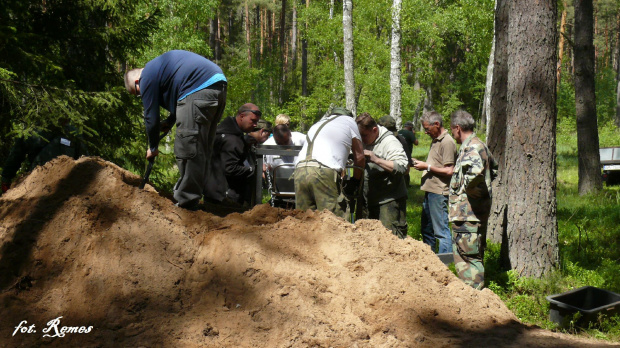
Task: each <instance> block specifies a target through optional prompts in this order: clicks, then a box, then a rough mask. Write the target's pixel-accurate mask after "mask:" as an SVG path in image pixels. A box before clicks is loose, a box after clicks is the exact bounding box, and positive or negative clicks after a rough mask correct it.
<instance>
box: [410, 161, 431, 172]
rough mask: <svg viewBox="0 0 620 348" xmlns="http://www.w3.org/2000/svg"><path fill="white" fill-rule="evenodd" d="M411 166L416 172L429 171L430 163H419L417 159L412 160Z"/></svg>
mask: <svg viewBox="0 0 620 348" xmlns="http://www.w3.org/2000/svg"><path fill="white" fill-rule="evenodd" d="M411 166H412V167H413V168H415V169H416V170H419V171H422V170H428V163H426V162H422V161H418V160H417V159H415V158H412V159H411Z"/></svg>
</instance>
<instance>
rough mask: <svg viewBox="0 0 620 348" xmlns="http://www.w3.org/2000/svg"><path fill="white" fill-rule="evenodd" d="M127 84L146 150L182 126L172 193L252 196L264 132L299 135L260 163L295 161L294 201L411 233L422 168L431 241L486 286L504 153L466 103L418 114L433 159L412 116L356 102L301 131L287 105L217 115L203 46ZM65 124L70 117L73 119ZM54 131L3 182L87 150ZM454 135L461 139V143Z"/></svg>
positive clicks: (15, 158)
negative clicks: (422, 154)
mask: <svg viewBox="0 0 620 348" xmlns="http://www.w3.org/2000/svg"><path fill="white" fill-rule="evenodd" d="M125 87H126V88H127V90H128V91H129V92H130V93H131V94H134V95H137V96H140V97H141V99H142V104H143V107H144V122H145V125H146V131H147V137H148V147H147V150H146V158H147V159H154V158H155V157H156V156H157V155H158V145H159V142H160V139H161V136H160V133H162V132H163V133H164V134H165V133H167V132H168V131H169V130H170V129H171V128H172V127H173V126H176V135H175V140H174V154H175V157H176V164H177V167H178V170H179V179H178V181H177V183H176V184H175V186H174V198H175V200H176V201H177V202H178V203H177V205H178V206H179V207H182V208H185V209H189V210H197V209H200V206H199V204H200V203H199V202H200V201H201V200H202V199H204V202H208V203H212V204H215V205H230V206H237V207H239V208H246V207H248V203H249V202H250V198H249V197H250V195H251V185H250V183H252V182H253V181H254V179H253V178H255V175H262V171H259V173H256V172H257V169H256V168H257V165H256V163H257V162H256V158H255V156H256V155H255V152H254V151H252V147H254V146H255V145H257V144H262V143H265V144H269V145H296V146H302V148H301V151H300V152H299V154H298V155H297V156H293V157H290V158H287V157H286V156H284V157H280V156H276V157H274V156H271V157H270V156H266V158H265V162H266V168H264V169H263V170H265V169H267V172H268V170H269V168H273V167H274V166H277V165H278V164H281V163H289V164H294V165H295V171H294V174H293V179H294V185H295V207H296V208H297V209H302V210H306V209H316V210H323V209H327V210H329V211H331V212H333V213H334V214H336V215H337V216H341V217H343V218H345V219H346V218H347V217H348V216H349V215H348V214H347V213H348V212H349V213H350V212H351V211H352V210H353V209H355V207H352V206H351V202H352V201H355V202H358V201H359V202H362V205H363V207H357V209H356V211H358V212H362V213H361V214H362V217H368V218H371V219H377V220H380V221H381V223H382V224H383V225H384V226H385V227H387V228H388V229H390V230H391V231H392V233H394V234H395V235H397V236H398V237H400V238H406V236H407V219H406V216H407V210H406V206H407V186H409V184H410V179H409V170H410V168H414V169H416V170H418V171H421V172H422V178H421V185H420V189H421V190H422V191H424V201H423V203H422V217H421V232H422V239H423V242H424V243H426V244H428V245H429V246H430V247H431V249H432V250H433V251H434V252H437V253H453V255H454V262H455V267H456V270H457V272H458V275H459V277H460V278H461V279H463V280H464V281H465V282H466V283H467V284H469V285H471V286H472V287H474V288H477V289H480V288H482V287H483V286H484V266H483V257H484V249H485V241H486V229H487V221H488V217H489V212H490V209H491V181H492V180H493V179H494V178H495V176H496V174H497V163H496V162H495V160H494V159H493V156H492V154H491V153H490V151H489V149H488V147H487V146H486V145H485V144H484V143H483V142H482V141H481V140H480V139H479V138H478V137H476V135H475V133H474V125H475V122H474V119H473V117H472V116H471V115H470V114H469V113H467V112H466V111H463V110H459V111H456V112H454V113H453V114H452V115H451V120H450V132H448V130H447V129H446V128H444V126H443V117H442V115H441V114H439V113H437V112H429V113H426V114H424V115H423V116H422V118H421V126H422V127H423V128H424V131H425V133H426V134H428V135H429V136H430V137H431V139H432V141H431V145H430V150H429V154H428V157H427V159H426V161H421V160H418V159H416V158H411V152H412V149H413V146H414V145H418V140H417V139H416V137H415V133H414V132H413V126H414V125H413V123H411V122H407V123H405V124H404V126H403V129H402V130H400V131H398V132H397V130H396V123H395V121H394V119H392V118H391V117H389V116H385V117H383V118H381V119H379V120H378V121H376V120H375V119H373V117H371V115H370V114H368V113H362V114H360V115H359V116H357V117H356V118H354V117H353V114H352V113H351V111H349V110H347V109H344V108H339V107H336V108H333V109H332V110H331V111H330V112H329V113H328V115H326V116H325V117H323V118H322V119H321V120H320V121H319V122H317V123H316V124H314V125H313V126H312V127H311V128H310V129H309V131H308V133H307V135H304V134H301V133H297V132H292V131H291V129H290V128H289V127H290V119H289V118H288V116H286V115H278V117H277V118H276V125H275V128H273V130H272V129H271V125H270V124H269V123H268V122H266V121H265V120H261V116H262V113H261V111H260V109H259V108H258V106H256V105H254V104H251V103H247V104H244V105H242V106H241V107H239V109H238V110H237V112H236V114H235V115H234V116H231V117H228V118H225V119H224V120H223V121H221V118H222V114H223V112H224V108H225V106H226V94H227V80H226V77H225V76H224V74H223V72H222V70H221V68H220V67H218V66H217V65H216V64H215V63H213V62H211V61H210V60H208V59H206V58H204V57H202V56H200V55H197V54H195V53H191V52H187V51H181V50H175V51H170V52H167V53H164V54H162V55H161V56H159V57H157V58H155V59H153V60H151V61H150V62H148V63H147V64H146V65H145V67H144V68H141V69H133V70H130V71H128V72H127V73H126V74H125ZM160 107H162V108H164V109H166V110H168V111H169V112H170V115H169V117H168V118H167V119H165V120H161V119H160ZM220 121H221V122H220ZM63 127H65V128H67V127H69V128H70V125H68V124H66V122H65V124H63ZM272 132H273V137H272V138H269V135H270V134H271V133H272ZM56 133H58V134H56ZM56 133H53V134H52V133H50V134H48V135H47V136H46V138H49V139H51V141H48V142H45V141H42V140H41V138H40V137H33V138H31V139H29V140H28V142H24V143H23V144H22V143H18V144H16V146H15V147H14V150H13V151H12V152H11V156H9V161H7V164H5V166H4V170H3V172H2V191H3V192H4V191H6V190H7V189H8V188H9V184H10V182H11V179H12V177H13V176H15V173H16V172H17V170H18V169H19V166H20V165H21V162H22V161H23V159H24V158H25V157H27V156H29V157H32V159H31V160H32V162H33V163H39V162H41V163H45V161H47V160H49V159H51V158H53V157H54V156H56V155H60V154H68V155H71V156H73V157H76V156H78V155H79V154H84V153H85V149H84V148H83V146H82V147H81V142H80V141H79V139H73V138H72V137H71V134H74V132H72V131H71V130H67V129H64V130H59V131H58V132H56ZM450 133H451V134H452V136H451V135H450ZM49 139H48V140H49ZM456 143H458V144H461V147H460V149H459V150H457V147H456ZM17 145H18V146H17ZM38 159H40V160H38ZM351 164H352V165H351ZM347 166H348V167H349V168H352V169H350V170H347ZM345 173H348V175H345ZM345 178H346V180H345ZM203 197H204V198H203ZM360 208H361V209H360ZM359 217H360V216H359V215H358V218H359ZM450 223H452V232H451V231H450V226H449V225H450Z"/></svg>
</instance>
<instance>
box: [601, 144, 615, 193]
mask: <svg viewBox="0 0 620 348" xmlns="http://www.w3.org/2000/svg"><path fill="white" fill-rule="evenodd" d="M599 152H600V155H601V165H602V166H603V181H605V182H606V184H607V186H611V185H616V184H620V147H603V148H601V149H599Z"/></svg>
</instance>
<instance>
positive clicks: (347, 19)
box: [342, 0, 357, 115]
mask: <svg viewBox="0 0 620 348" xmlns="http://www.w3.org/2000/svg"><path fill="white" fill-rule="evenodd" d="M342 30H343V34H344V91H345V97H346V102H347V109H349V110H351V112H353V115H357V104H356V102H355V75H354V73H353V72H354V67H353V1H352V0H343V1H342Z"/></svg>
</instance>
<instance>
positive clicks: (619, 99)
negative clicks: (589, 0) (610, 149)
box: [616, 13, 620, 127]
mask: <svg viewBox="0 0 620 348" xmlns="http://www.w3.org/2000/svg"><path fill="white" fill-rule="evenodd" d="M616 24H617V32H618V36H617V37H616V83H617V86H616V126H617V127H620V13H618V19H617V21H616Z"/></svg>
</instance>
